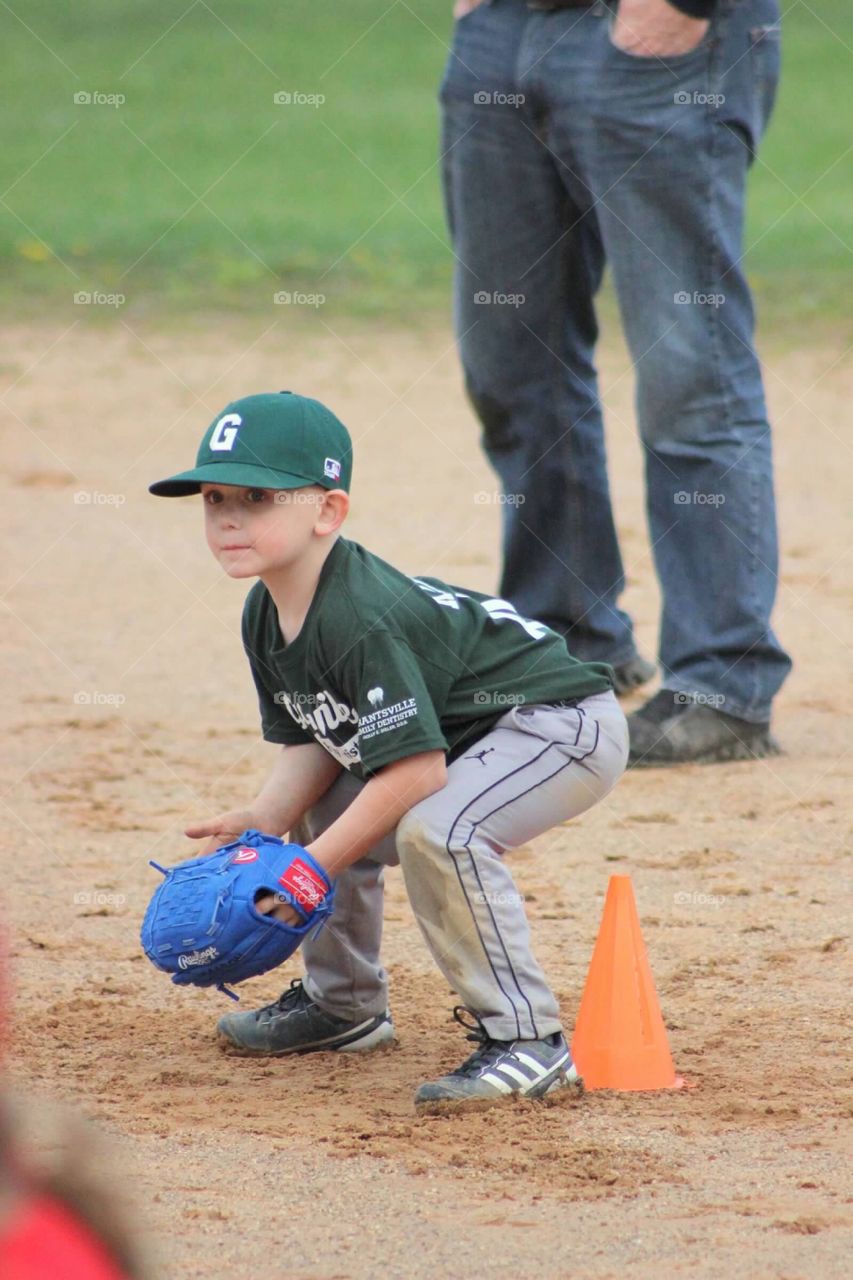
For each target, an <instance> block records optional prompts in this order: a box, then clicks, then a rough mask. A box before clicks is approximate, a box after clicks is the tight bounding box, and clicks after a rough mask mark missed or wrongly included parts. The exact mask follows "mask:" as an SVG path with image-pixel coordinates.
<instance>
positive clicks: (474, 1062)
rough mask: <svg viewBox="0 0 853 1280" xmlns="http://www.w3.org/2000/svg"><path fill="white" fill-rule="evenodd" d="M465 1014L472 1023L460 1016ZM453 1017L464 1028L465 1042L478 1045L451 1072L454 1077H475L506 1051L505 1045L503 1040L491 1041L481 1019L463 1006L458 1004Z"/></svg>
mask: <svg viewBox="0 0 853 1280" xmlns="http://www.w3.org/2000/svg"><path fill="white" fill-rule="evenodd" d="M463 1014H467V1015H468V1017H470V1018H473V1019H474V1021H473V1023H472V1022H466V1020H465V1018H464V1017H463V1016H462V1015H463ZM453 1017H454V1019H455V1020H456V1021H457V1022H458V1023H459V1025H460V1027H464V1028H465V1030H466V1032H467V1035H466V1036H465V1039H466V1040H472V1041H473V1042H474V1044H476V1045H479V1048H477V1049H475V1050H474V1052H473V1053H472V1054H471V1056H470V1058H466V1060H465V1061H464V1062H463V1063H462V1066H461V1067H457V1069H456V1070H455V1071H454V1072H453V1074H454V1075H455V1076H472V1075H477V1073H478V1072H479V1071H481V1070H482V1068H483V1067H490V1066H491V1065H492V1063H494V1062H496V1061H497V1059H498V1058H499V1057H500V1056H501V1055H502V1054H504V1053H506V1050H507V1044H506V1041H504V1040H493V1039H492V1037H491V1036H490V1035H489V1033H488V1031H487V1030H486V1028H485V1027H484V1026H483V1022H482V1019H481V1018H479V1017H478V1015H477V1014H476V1013H474V1011H473V1009H469V1008H467V1007H466V1006H465V1005H464V1004H458V1005H456V1007H455V1008H454V1010H453Z"/></svg>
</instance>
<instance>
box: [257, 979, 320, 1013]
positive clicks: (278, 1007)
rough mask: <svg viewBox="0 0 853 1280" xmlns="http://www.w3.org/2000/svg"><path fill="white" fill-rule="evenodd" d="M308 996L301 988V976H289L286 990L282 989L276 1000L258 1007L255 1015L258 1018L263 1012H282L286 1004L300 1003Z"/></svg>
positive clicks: (295, 1004) (294, 1005)
mask: <svg viewBox="0 0 853 1280" xmlns="http://www.w3.org/2000/svg"><path fill="white" fill-rule="evenodd" d="M307 999H308V997H307V995H306V994H305V992H304V991H303V989H302V979H301V978H291V980H290V986H289V987H288V988H287V990H286V991H282V993H281V995H280V996H279V998H278V999H277V1000H273V1001H272V1003H271V1004H265V1005H264V1007H263V1009H259V1010H258V1012H257V1014H256V1017H258V1018H260V1017H262V1016H263V1015H264V1014H265V1013H284V1011H285V1010H286V1009H287V1008H288V1006H293V1007H296V1006H297V1005H298V1004H300V1003H304V1002H305V1001H307Z"/></svg>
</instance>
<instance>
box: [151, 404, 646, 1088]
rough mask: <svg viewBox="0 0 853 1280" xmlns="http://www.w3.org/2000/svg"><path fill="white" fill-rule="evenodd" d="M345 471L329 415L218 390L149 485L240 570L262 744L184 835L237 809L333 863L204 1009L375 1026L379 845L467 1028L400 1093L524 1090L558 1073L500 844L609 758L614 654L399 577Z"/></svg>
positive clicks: (282, 1048)
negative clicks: (332, 889)
mask: <svg viewBox="0 0 853 1280" xmlns="http://www.w3.org/2000/svg"><path fill="white" fill-rule="evenodd" d="M351 471H352V443H351V440H350V437H349V434H348V432H347V430H346V428H345V427H344V426H343V424H342V423H341V422H339V421H338V419H337V418H336V417H335V416H334V414H332V413H331V412H330V411H329V410H328V409H327V408H325V407H324V406H323V405H321V404H319V403H318V402H317V401H316V400H310V399H306V398H304V397H302V396H298V395H294V394H292V393H291V392H280V393H277V394H270V395H254V396H247V397H246V398H245V399H242V400H237V401H235V402H234V403H233V404H230V405H228V406H227V408H226V409H225V410H224V411H223V412H222V414H220V415H219V416H218V417H217V418H216V419H215V421H214V422H213V423H212V425H211V426H210V428H209V429H208V431H207V433H206V434H205V437H204V439H203V441H202V443H201V446H200V449H199V453H198V458H197V462H196V466H195V468H194V469H193V470H191V471H186V472H183V473H181V474H180V475H176V476H172V477H171V478H170V479H168V480H161V481H160V482H159V483H157V484H153V485H151V492H152V493H154V494H158V495H162V496H165V497H173V496H181V495H184V494H190V493H199V492H200V493H201V494H202V495H203V499H204V511H205V528H206V533H207V541H208V546H209V547H210V549H211V551H212V552H213V554H214V556H215V557H216V559H217V560H218V561H219V563H220V564H221V565H222V567H223V569H224V570H225V572H226V573H227V574H228V575H229V577H232V578H257V579H258V581H257V582H256V583H255V584H254V586H253V587H252V589H251V591H250V592H249V594H248V596H247V598H246V603H245V607H244V610H243V644H244V647H245V650H246V655H247V657H248V659H249V663H250V665H251V669H252V674H253V676H254V680H255V684H256V686H257V690H258V697H259V701H260V711H261V722H262V727H263V736H264V738H265V739H266V740H267V741H268V742H274V743H279V744H280V746H281V749H280V751H279V754H278V757H277V759H276V761H275V763H274V765H273V768H272V771H271V773H270V776H269V778H268V779H267V781H266V782H265V784H264V785H263V787H262V788H261V790H260V791H259V793H258V795H257V796H256V797H255V799H254V800H253V801H251V803H250V804H249V806H248V807H247V808H246V809H240V810H233V811H230V812H228V813H223V814H220V815H219V816H218V817H216V818H213V819H211V820H209V821H207V822H202V823H199V824H197V825H196V826H193V827H190V828H188V830H187V835H188V836H190V837H192V838H194V839H198V838H203V837H208V838H209V839H208V843H207V844H206V846H205V848H204V852H210V851H212V850H213V849H215V848H217V847H218V846H219V845H221V844H225V843H227V842H228V841H231V840H233V839H235V838H236V837H237V836H238V835H239V834H240V833H241V832H242V831H244V830H245V829H247V828H250V827H253V828H257V829H259V830H262V831H266V832H268V833H271V834H274V835H283V834H284V833H286V832H290V833H291V839H293V840H295V841H299V842H300V843H302V844H304V845H305V846H306V847H307V848H308V850H309V852H310V853H311V854H312V856H313V857H314V858H315V859H316V860H317V862H318V863H320V865H321V866H322V867H323V868H324V869H325V870H326V872H327V874H328V875H329V877H330V878H333V879H335V881H336V894H337V896H336V902H335V910H334V914H333V916H332V917H331V920H330V921H329V923H328V925H327V926H326V927H325V928H324V929H323V930H322V931H321V932H320V933H319V935H318V936H317V937H309V938H307V939H306V941H305V942H304V944H303V953H304V959H305V971H306V972H305V978H304V981H299V980H294V981H293V982H292V983H291V985H290V987H289V988H288V989H287V990H286V991H285V992H284V993H283V995H282V996H281V997H280V999H278V1000H277V1001H275V1002H274V1003H273V1004H271V1005H267V1006H265V1007H264V1008H262V1009H259V1010H258V1011H256V1012H246V1013H230V1014H227V1015H226V1016H225V1017H223V1018H222V1019H220V1022H219V1025H218V1031H219V1034H220V1036H221V1038H222V1039H223V1041H224V1042H225V1044H226V1047H227V1048H229V1049H230V1051H232V1052H238V1053H244V1054H255V1055H259V1056H281V1055H285V1054H289V1053H307V1052H312V1051H314V1050H320V1049H336V1050H347V1051H363V1050H367V1049H373V1048H375V1047H377V1046H378V1045H381V1044H384V1043H386V1042H388V1041H390V1040H392V1039H393V1037H394V1031H393V1025H392V1022H391V1015H390V1013H389V1012H388V998H387V978H386V974H385V971H384V969H383V968H382V965H381V962H380V954H379V949H380V938H381V933H382V895H383V869H384V867H385V866H389V865H397V864H398V863H399V865H401V866H402V869H403V875H404V878H405V883H406V889H407V891H408V895H409V899H410V901H411V904H412V908H413V910H414V913H415V916H416V917H417V920H418V923H419V925H420V928H421V930H422V932H423V935H424V939H425V941H426V943H427V946H428V947H429V949H430V951H431V952H432V955H433V958H434V959H435V962H436V964H437V965H438V966H439V968H440V969H441V971H442V973H443V974H444V976H445V978H446V979H447V981H448V983H449V984H450V986H451V988H452V989H453V990H454V991H455V992H457V993H458V994H459V997H460V1000H461V1002H462V1003H461V1005H460V1006H458V1007H457V1009H456V1010H455V1011H454V1016H455V1017H456V1018H457V1020H458V1021H460V1022H461V1023H462V1025H463V1026H465V1027H466V1029H467V1030H468V1032H469V1039H471V1040H474V1041H475V1042H476V1043H477V1046H478V1047H477V1049H476V1051H475V1052H474V1053H473V1054H472V1055H471V1056H470V1057H469V1058H468V1059H467V1060H466V1061H465V1062H464V1063H463V1064H462V1066H460V1067H459V1068H458V1070H456V1071H453V1072H451V1073H450V1074H449V1075H447V1076H443V1077H442V1078H441V1079H438V1080H435V1081H432V1082H430V1083H426V1084H423V1085H421V1087H420V1088H419V1089H418V1091H417V1094H416V1098H415V1102H416V1104H417V1105H419V1106H421V1105H423V1106H428V1105H430V1104H444V1105H453V1104H454V1103H459V1102H464V1101H466V1100H468V1099H472V1098H474V1099H482V1100H493V1099H498V1098H501V1097H504V1096H505V1095H509V1094H513V1093H518V1094H522V1095H524V1096H526V1097H533V1098H535V1097H541V1096H543V1095H544V1094H545V1093H548V1092H550V1091H551V1090H553V1089H559V1088H562V1087H564V1086H566V1085H568V1084H570V1083H571V1082H572V1081H574V1080H576V1079H577V1075H576V1072H575V1069H574V1066H573V1064H572V1060H571V1055H570V1053H569V1049H568V1046H567V1044H566V1041H565V1039H564V1037H563V1033H562V1028H561V1025H560V1018H559V1010H558V1006H557V1001H556V999H555V997H554V995H553V994H552V992H551V990H550V988H549V986H548V984H547V982H546V979H545V976H544V974H543V972H542V970H541V969H540V967H539V965H538V964H537V962H536V960H535V959H534V957H533V955H532V953H531V950H530V943H529V931H528V925H527V920H526V917H525V913H524V907H523V899H522V896H521V895H520V894H519V893H518V891H517V890H516V888H515V885H514V883H513V879H512V876H511V875H510V872H509V868H508V866H507V863H506V861H505V857H504V855H505V854H507V853H509V852H510V851H511V850H512V849H514V848H516V847H517V846H518V845H520V844H523V843H525V842H526V841H528V840H532V839H533V838H534V837H536V836H538V835H541V834H542V833H543V832H545V831H548V830H549V829H550V828H551V827H553V826H555V825H557V824H558V823H561V822H564V821H566V819H568V818H573V817H575V816H576V815H577V814H579V813H582V812H583V811H584V810H585V809H588V808H589V807H590V806H591V805H593V804H595V802H596V801H597V800H600V799H601V798H602V797H603V796H605V795H606V794H607V792H608V791H609V790H610V789H611V787H612V786H613V785H614V783H615V782H616V781H617V780H618V778H619V777H620V775H621V774H622V772H623V770H624V768H625V763H626V759H627V754H628V733H627V725H626V721H625V717H624V715H623V713H622V711H621V709H620V707H619V704H618V702H617V701H616V698H615V695H614V693H613V689H612V672H611V669H610V667H608V666H606V665H604V664H601V663H582V662H578V661H576V660H575V659H574V658H572V657H570V656H569V653H568V651H567V649H566V645H565V642H564V640H563V639H562V637H560V636H558V635H557V634H556V633H555V632H553V631H551V630H550V629H549V628H548V627H546V626H544V625H543V624H541V623H539V622H534V621H531V620H530V619H528V618H523V617H521V616H520V615H519V614H518V613H516V611H515V609H514V608H513V607H512V605H511V604H509V603H508V602H507V601H506V600H495V599H490V598H489V597H487V596H483V595H481V594H479V593H477V592H474V591H463V590H460V589H458V588H455V587H450V586H448V585H447V584H445V583H443V582H439V581H437V580H436V579H434V578H410V577H407V576H406V574H404V573H401V572H400V571H398V570H397V569H394V568H393V567H392V566H391V565H389V564H387V563H386V562H385V561H384V560H380V559H379V558H378V557H377V556H374V555H372V554H371V553H370V552H369V551H367V550H365V549H364V548H363V547H361V546H359V545H358V544H357V543H355V542H351V541H349V540H347V539H346V538H344V537H342V536H341V532H340V531H341V526H342V525H343V522H344V519H345V518H346V515H347V510H348V507H349V497H348V491H349V487H350V477H351ZM392 518H400V519H403V518H405V517H404V513H397V512H393V514H392ZM265 905H266V906H267V907H269V908H270V909H274V910H279V911H280V912H282V913H283V918H287V912H288V911H290V910H291V909H290V908H289V907H286V906H281V907H278V908H276V907H275V904H274V902H272V901H271V902H269V903H267V904H265ZM466 1014H467V1017H468V1020H466V1019H465V1015H466Z"/></svg>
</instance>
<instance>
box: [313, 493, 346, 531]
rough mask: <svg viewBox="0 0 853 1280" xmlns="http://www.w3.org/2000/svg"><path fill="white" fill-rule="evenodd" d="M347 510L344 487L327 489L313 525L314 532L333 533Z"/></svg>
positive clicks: (343, 518)
mask: <svg viewBox="0 0 853 1280" xmlns="http://www.w3.org/2000/svg"><path fill="white" fill-rule="evenodd" d="M348 511H349V494H348V493H347V492H346V490H345V489H327V490H326V491H325V496H324V498H323V502H322V504H321V505H320V509H319V511H318V513H317V522H316V524H315V525H314V529H315V532H316V533H321V534H328V533H335V532H336V530H338V529H340V527H341V525H342V524H343V522H344V520H345V519H346V517H347V512H348Z"/></svg>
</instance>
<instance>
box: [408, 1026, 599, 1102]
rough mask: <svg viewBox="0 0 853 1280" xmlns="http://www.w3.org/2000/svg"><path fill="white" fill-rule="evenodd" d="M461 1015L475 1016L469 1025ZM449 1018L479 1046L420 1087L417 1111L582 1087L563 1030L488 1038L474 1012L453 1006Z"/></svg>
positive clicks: (530, 1096) (537, 1095)
mask: <svg viewBox="0 0 853 1280" xmlns="http://www.w3.org/2000/svg"><path fill="white" fill-rule="evenodd" d="M462 1014H469V1015H470V1016H471V1017H472V1018H474V1025H473V1026H472V1024H471V1023H469V1022H466V1021H465V1019H464V1017H462V1016H461V1015H462ZM453 1016H454V1018H455V1019H456V1021H457V1022H459V1023H461V1025H462V1026H463V1027H465V1029H466V1030H467V1032H468V1037H467V1038H468V1039H469V1040H473V1041H475V1042H476V1043H477V1044H478V1045H479V1047H478V1048H477V1049H476V1050H475V1051H474V1053H472V1054H471V1057H470V1058H468V1059H467V1060H466V1061H465V1062H463V1063H462V1066H461V1067H458V1068H457V1069H456V1071H452V1072H451V1073H450V1074H449V1075H446V1076H442V1077H441V1078H440V1079H439V1080H432V1081H430V1082H429V1083H428V1084H422V1085H421V1087H420V1088H419V1089H418V1091H417V1093H416V1094H415V1107H416V1108H417V1109H418V1110H419V1111H427V1112H428V1111H432V1110H436V1111H444V1110H445V1109H447V1108H453V1107H455V1106H458V1105H460V1104H462V1103H469V1102H474V1103H478V1104H479V1105H484V1104H487V1103H491V1102H500V1101H501V1099H503V1098H506V1097H509V1096H510V1095H512V1094H516V1095H518V1096H519V1097H522V1098H544V1097H545V1095H546V1094H551V1093H554V1092H555V1091H556V1090H558V1089H565V1088H568V1087H574V1089H575V1091H576V1092H578V1093H580V1092H581V1091H582V1090H583V1082H582V1081H581V1078H580V1076H579V1075H578V1073H577V1069H576V1068H575V1065H574V1063H573V1062H572V1055H571V1052H570V1050H569V1046H568V1045H567V1044H566V1039H565V1036H563V1034H562V1032H560V1031H556V1032H554V1034H553V1035H550V1036H546V1037H545V1038H544V1039H542V1040H493V1039H492V1038H491V1037H490V1036H489V1034H488V1033H487V1031H486V1029H485V1027H484V1026H483V1024H482V1022H481V1021H480V1019H479V1018H478V1017H477V1015H476V1014H475V1013H472V1011H471V1010H470V1009H466V1008H465V1007H464V1005H457V1006H456V1008H455V1009H454V1010H453Z"/></svg>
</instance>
